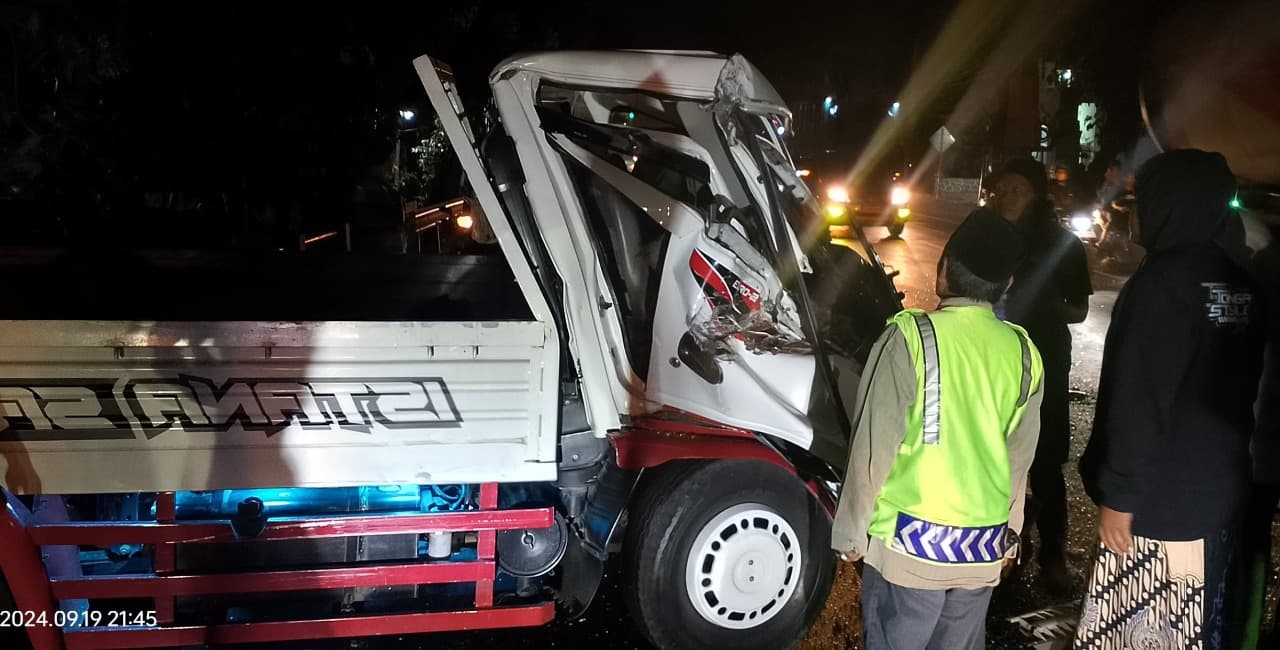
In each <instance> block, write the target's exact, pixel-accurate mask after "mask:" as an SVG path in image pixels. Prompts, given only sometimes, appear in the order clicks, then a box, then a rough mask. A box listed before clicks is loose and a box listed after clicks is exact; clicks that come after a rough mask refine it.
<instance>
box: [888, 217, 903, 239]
mask: <svg viewBox="0 0 1280 650" xmlns="http://www.w3.org/2000/svg"><path fill="white" fill-rule="evenodd" d="M906 229H907V224H906V222H905V221H895V222H893V223H891V224H889V236H890V237H893V238H895V239H896V238H898V237H901V236H902V231H904V230H906Z"/></svg>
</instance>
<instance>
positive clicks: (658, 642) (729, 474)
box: [623, 460, 835, 650]
mask: <svg viewBox="0 0 1280 650" xmlns="http://www.w3.org/2000/svg"><path fill="white" fill-rule="evenodd" d="M651 479H652V480H650V481H648V482H647V483H646V486H645V488H644V490H643V491H642V492H641V494H640V495H639V498H638V499H637V501H636V502H635V504H634V506H633V507H632V513H631V517H630V522H631V525H630V526H629V530H628V532H627V539H626V547H625V548H624V549H623V552H624V554H625V555H626V557H625V558H624V567H625V570H626V576H627V584H626V586H625V587H624V593H625V595H626V599H627V605H628V608H629V609H630V611H631V615H632V618H633V619H634V620H635V622H636V624H637V625H638V626H639V628H640V630H641V632H643V633H644V635H645V636H646V637H647V638H648V640H649V641H650V642H651V643H652V644H653V645H654V646H655V647H657V648H661V649H663V650H694V649H702V648H734V649H735V650H748V649H754V648H760V649H768V650H777V649H779V648H788V647H791V646H792V645H794V644H795V643H796V642H798V641H799V640H800V639H801V638H802V637H803V636H804V633H805V632H806V631H807V630H808V627H809V625H810V624H811V623H812V622H813V621H814V620H815V619H816V618H817V616H818V615H819V614H820V613H821V612H822V609H823V607H824V606H825V604H826V600H827V596H828V595H829V594H830V592H831V583H832V579H833V576H834V573H835V566H834V561H835V556H834V553H833V552H832V551H831V549H830V541H831V524H830V521H828V519H827V516H826V514H825V513H823V512H821V510H820V506H818V505H817V503H816V502H815V500H814V499H813V498H812V497H811V496H810V495H809V493H808V491H807V490H806V489H805V487H804V485H803V484H801V482H800V481H799V480H798V479H797V478H796V477H795V476H794V475H792V474H790V473H788V472H787V471H785V470H783V469H781V468H779V467H777V466H775V465H772V464H769V463H765V462H762V461H741V460H720V461H712V462H678V463H670V464H668V465H667V466H664V467H663V468H661V469H659V470H657V471H655V472H654V475H653V476H652V477H651ZM745 504H755V505H754V506H752V507H757V506H763V507H764V509H766V510H769V511H772V512H773V513H775V514H776V515H777V516H779V517H781V518H782V519H784V520H785V521H786V522H787V524H788V525H789V526H790V527H791V528H792V530H793V531H794V532H795V534H796V537H798V539H797V540H796V546H797V547H798V548H799V549H800V551H801V553H800V559H799V561H798V562H799V567H798V570H796V569H794V568H793V571H794V572H795V573H796V574H798V580H797V581H796V583H795V587H794V591H793V592H792V593H791V594H789V595H788V596H787V597H786V599H785V600H784V601H782V602H781V603H780V604H778V605H777V610H776V611H775V612H773V613H772V614H771V618H768V619H767V620H764V622H762V623H759V624H756V625H755V626H754V627H749V628H747V629H731V628H729V627H725V626H722V625H719V624H716V623H714V622H712V621H711V620H709V619H708V618H706V617H704V616H703V614H701V613H699V611H698V610H697V609H696V608H695V606H694V604H693V600H692V597H691V596H690V593H689V589H688V587H687V582H688V579H687V577H686V570H687V568H688V564H689V556H690V552H691V551H692V549H693V547H694V544H695V543H696V542H697V541H698V540H697V538H698V536H699V534H700V532H702V530H703V529H704V527H706V526H707V524H708V523H710V522H711V521H713V520H714V519H715V518H716V517H717V516H720V515H722V513H726V512H728V511H729V510H731V509H733V508H735V507H740V506H744V505H745ZM717 530H718V529H717ZM753 532H754V531H753ZM726 544H727V541H726ZM770 591H771V590H770ZM762 619H763V616H762Z"/></svg>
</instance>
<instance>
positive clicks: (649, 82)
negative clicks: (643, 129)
mask: <svg viewBox="0 0 1280 650" xmlns="http://www.w3.org/2000/svg"><path fill="white" fill-rule="evenodd" d="M519 72H530V73H533V74H535V75H537V76H539V77H542V78H544V79H549V80H553V81H556V82H560V83H565V84H571V85H578V86H586V87H596V88H628V89H638V90H642V91H646V92H652V93H656V94H660V95H666V96H670V97H679V98H686V99H694V100H704V101H715V100H717V99H719V100H727V101H731V102H734V103H738V104H742V105H745V106H748V107H750V106H752V105H765V106H771V107H776V108H778V109H781V111H782V112H785V113H787V114H788V116H789V114H790V111H789V110H787V109H786V103H785V102H783V101H782V97H781V96H780V95H779V94H778V91H777V90H776V89H775V88H774V87H773V85H772V84H770V83H769V81H768V80H767V79H765V77H764V75H763V74H762V73H761V72H760V70H759V69H757V68H756V67H755V66H754V65H752V64H751V62H749V61H747V59H746V58H745V57H743V56H742V55H740V54H732V55H725V54H717V53H714V52H704V51H688V52H676V51H656V50H615V51H562V52H542V53H536V54H525V55H518V56H515V57H512V58H510V59H507V60H506V61H503V62H502V63H500V64H498V66H497V67H496V68H494V70H493V72H492V74H491V75H490V82H493V81H496V80H498V79H502V78H505V77H507V76H509V75H512V74H517V73H519Z"/></svg>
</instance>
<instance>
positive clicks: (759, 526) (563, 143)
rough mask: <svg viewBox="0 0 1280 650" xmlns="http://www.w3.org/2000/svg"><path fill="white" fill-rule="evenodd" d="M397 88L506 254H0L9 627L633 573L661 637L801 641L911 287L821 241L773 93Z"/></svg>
mask: <svg viewBox="0 0 1280 650" xmlns="http://www.w3.org/2000/svg"><path fill="white" fill-rule="evenodd" d="M414 66H415V68H416V72H417V74H418V76H419V77H420V79H421V82H422V85H423V87H424V88H425V90H426V94H427V96H428V97H429V99H430V104H431V105H432V106H433V107H434V109H435V111H436V113H437V115H436V118H437V119H438V120H439V124H440V125H441V127H442V128H443V129H444V131H445V132H446V133H447V135H448V140H449V142H450V143H451V145H452V149H453V151H454V153H455V154H456V157H457V159H458V162H459V163H460V165H461V167H462V170H463V171H464V172H465V177H466V180H467V184H468V185H469V187H470V192H471V196H470V197H469V198H468V199H467V200H468V201H470V202H471V205H473V206H474V208H475V213H476V214H474V215H467V216H469V217H471V218H472V219H473V220H475V221H477V222H479V221H482V222H483V225H484V228H483V229H482V230H483V231H484V232H486V233H492V241H493V242H494V243H493V244H491V245H490V246H489V247H488V248H487V249H486V250H487V251H488V252H487V253H483V252H482V253H477V254H466V255H452V256H430V255H422V254H420V253H419V254H391V253H388V252H386V251H379V250H365V249H362V247H361V246H360V243H361V242H360V237H361V235H360V232H362V231H360V230H359V229H355V230H351V229H348V230H347V233H348V234H347V235H345V236H344V238H343V239H345V240H346V243H345V245H344V246H336V247H335V248H337V249H342V250H329V251H326V250H325V247H324V245H323V242H321V243H317V244H315V245H314V246H303V247H301V250H297V251H286V250H284V249H281V250H279V251H276V250H275V249H271V250H270V251H269V252H260V251H259V252H254V253H251V254H250V253H244V252H243V251H241V252H236V251H230V252H227V251H215V252H209V251H207V250H201V251H188V250H176V249H174V248H168V249H164V250H155V249H146V250H142V249H141V248H139V249H138V250H123V249H120V250H116V249H110V248H108V247H104V246H101V245H99V246H91V247H88V248H80V249H75V250H70V249H58V248H56V247H53V248H48V247H46V248H41V247H27V248H22V249H21V250H18V249H15V248H12V242H9V243H6V244H5V246H10V248H8V249H7V250H6V251H5V252H4V254H3V255H0V273H2V274H3V276H4V278H5V282H4V286H3V287H2V288H0V302H3V304H5V307H4V310H3V314H4V318H7V319H9V320H4V321H0V418H2V419H0V456H2V458H3V461H2V462H3V472H0V476H2V477H3V486H4V491H3V498H4V501H5V504H6V508H5V511H4V513H3V515H2V516H0V568H2V569H3V578H4V585H3V586H4V587H5V589H0V598H7V599H8V602H7V603H5V604H4V606H3V607H0V609H3V610H4V611H0V619H2V620H0V632H7V633H14V632H16V633H19V634H21V635H22V636H23V639H24V640H25V641H26V642H29V643H30V645H31V646H32V647H35V648H38V649H41V650H43V649H46V648H68V649H81V650H88V649H106V648H149V647H193V646H195V647H207V646H222V645H232V644H253V645H261V644H264V643H271V642H280V641H291V640H305V639H316V638H348V637H351V638H354V637H368V636H378V635H405V634H414V633H423V632H435V631H446V630H477V629H486V628H501V627H520V626H536V625H541V624H544V623H547V622H548V621H550V620H552V618H553V617H555V616H557V614H558V615H560V616H569V617H572V616H577V615H580V614H581V613H582V612H583V611H584V610H585V609H586V608H587V606H588V605H589V604H590V603H591V601H592V599H593V598H594V596H595V594H596V591H597V588H598V586H599V585H600V583H601V579H602V574H603V571H604V563H605V562H606V560H608V559H609V557H610V554H612V553H621V555H622V558H621V562H622V564H621V566H622V567H623V573H624V575H623V578H622V579H623V580H624V581H625V585H624V587H623V591H624V593H625V594H626V598H627V600H628V601H629V606H630V609H631V612H632V614H633V617H634V620H635V624H636V625H637V626H638V627H639V628H640V630H641V631H642V632H643V633H644V635H645V636H646V637H647V638H648V639H649V640H650V641H651V642H652V643H653V644H654V645H655V646H657V647H661V648H770V649H772V648H783V647H787V646H789V645H791V644H792V643H794V642H796V641H797V640H798V639H799V638H801V636H802V635H803V633H804V631H805V629H806V628H807V626H808V625H809V623H810V622H811V621H812V620H813V619H814V617H815V616H816V615H817V613H818V612H819V611H820V610H821V609H822V606H823V604H824V601H825V600H826V597H827V594H828V592H829V590H830V586H831V580H832V575H833V569H834V566H833V565H834V558H833V554H832V552H831V551H830V549H829V530H830V518H831V515H832V511H833V508H834V503H835V497H836V494H837V492H838V489H839V484H840V481H841V479H842V477H843V475H844V471H845V468H844V467H843V464H844V459H845V453H846V445H847V438H848V432H849V426H848V420H849V414H850V413H851V412H852V409H853V407H854V405H853V404H851V403H850V400H849V397H848V396H849V395H851V394H852V393H853V392H854V391H853V390H851V387H852V386H856V384H857V380H858V375H859V373H860V371H861V363H862V362H863V361H864V360H865V358H866V354H867V352H868V349H869V347H870V345H871V343H872V342H873V340H874V339H875V337H876V335H878V334H879V332H880V331H881V329H882V327H883V325H884V322H885V320H884V319H885V318H886V317H887V316H889V315H890V314H892V313H893V312H894V311H896V310H897V309H898V308H899V305H900V296H899V295H898V294H897V293H896V291H895V290H894V287H893V282H892V278H891V276H889V275H887V274H886V273H885V272H884V269H883V267H882V265H881V264H880V262H879V261H878V259H877V258H876V256H875V253H874V251H873V250H872V248H871V246H870V244H869V243H868V242H867V241H866V239H865V237H863V236H861V234H860V233H859V237H858V244H859V245H857V246H855V247H854V248H848V247H843V248H837V247H834V246H832V245H831V244H830V243H829V242H825V241H822V240H821V239H820V238H818V237H816V236H815V235H814V234H813V233H811V232H808V231H807V230H806V229H807V228H808V227H809V226H811V225H812V224H821V223H822V220H821V218H820V216H819V215H820V207H819V204H818V202H817V201H815V200H814V198H813V196H812V195H811V193H810V192H809V189H808V188H807V187H805V185H804V183H803V181H802V179H801V178H799V177H798V176H797V174H796V170H795V166H794V164H793V163H792V160H791V156H790V154H789V152H788V150H787V147H786V139H787V137H786V136H787V130H788V129H789V128H790V116H789V112H788V110H787V109H786V107H785V105H784V104H783V102H782V100H781V99H780V98H779V97H778V95H777V93H776V91H775V90H774V89H773V87H772V86H771V85H770V84H769V83H768V81H767V80H765V78H764V77H763V76H762V75H761V74H760V72H759V71H758V70H757V69H755V68H754V67H753V66H751V64H750V63H748V62H747V61H746V60H744V59H743V58H742V57H740V56H736V55H735V56H725V55H718V54H713V53H703V52H653V51H622V52H595V53H588V52H555V53H546V54H537V55H531V56H524V57H519V58H514V59H511V60H508V61H507V62H505V63H503V64H502V65H500V66H499V67H498V68H497V69H495V70H494V71H493V73H492V75H491V77H490V79H489V86H490V88H491V90H492V94H493V97H492V101H490V102H488V103H487V104H481V105H479V106H480V107H481V108H480V109H479V110H476V109H474V108H473V112H475V113H477V114H479V115H481V119H478V120H473V119H471V118H469V117H468V113H467V111H466V110H464V104H463V102H462V99H461V97H459V94H458V92H457V88H456V86H455V84H454V80H453V77H452V74H451V72H450V69H449V68H448V67H447V66H446V65H444V64H442V63H440V62H438V61H435V60H433V59H431V58H429V57H422V58H419V59H418V60H416V61H415V62H414ZM412 223H413V222H412V221H411V222H410V223H409V229H410V230H411V229H412ZM467 223H468V225H470V222H467ZM477 230H481V228H479V227H478V225H477ZM335 232H337V231H336V230H335ZM337 240H338V238H334V241H337ZM409 248H411V247H407V246H405V247H402V250H400V251H398V252H400V253H405V252H406V251H407V249H409ZM855 249H856V250H855ZM5 647H16V646H14V645H6V646H5Z"/></svg>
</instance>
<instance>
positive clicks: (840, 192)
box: [827, 185, 849, 203]
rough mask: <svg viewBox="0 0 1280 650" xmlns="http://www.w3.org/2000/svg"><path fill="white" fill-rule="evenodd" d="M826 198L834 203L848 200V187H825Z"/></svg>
mask: <svg viewBox="0 0 1280 650" xmlns="http://www.w3.org/2000/svg"><path fill="white" fill-rule="evenodd" d="M827 198H828V199H830V200H831V201H834V202H836V203H848V202H849V188H847V187H840V186H839V185H835V186H832V187H828V188H827Z"/></svg>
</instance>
